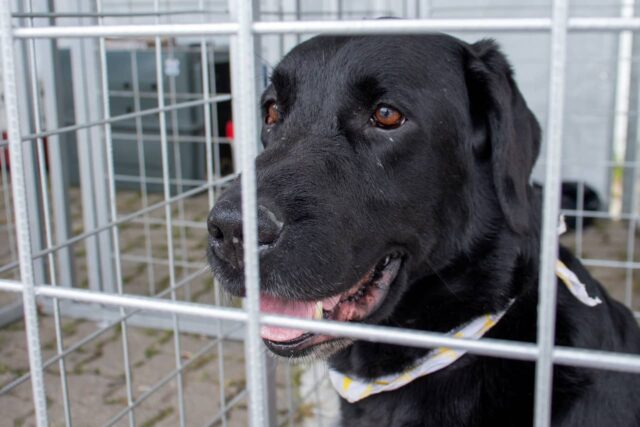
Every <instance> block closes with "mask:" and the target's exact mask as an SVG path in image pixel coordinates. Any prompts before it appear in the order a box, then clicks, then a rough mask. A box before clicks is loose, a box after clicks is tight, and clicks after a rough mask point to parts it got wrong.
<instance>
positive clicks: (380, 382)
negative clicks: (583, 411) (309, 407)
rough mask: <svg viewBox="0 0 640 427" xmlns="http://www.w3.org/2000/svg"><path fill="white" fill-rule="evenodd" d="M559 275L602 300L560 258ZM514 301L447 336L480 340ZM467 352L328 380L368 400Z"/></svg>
mask: <svg viewBox="0 0 640 427" xmlns="http://www.w3.org/2000/svg"><path fill="white" fill-rule="evenodd" d="M564 231H565V228H564V218H561V222H560V226H559V228H558V234H562V233H564ZM556 275H557V276H558V278H559V279H560V280H561V281H562V283H564V284H565V286H566V287H567V289H568V290H569V292H571V294H572V295H573V296H575V297H576V298H577V299H578V301H580V302H581V303H583V304H585V305H587V306H589V307H594V306H596V305H598V304H600V303H601V302H602V301H601V300H600V298H598V297H595V298H592V297H590V296H589V294H588V293H587V289H586V287H585V285H584V283H582V282H581V281H580V279H578V276H576V275H575V273H574V272H573V271H571V270H570V269H569V268H568V267H567V266H566V265H565V264H564V263H563V262H562V261H560V260H558V261H557V262H556ZM513 301H514V300H511V301H510V302H509V305H508V306H507V307H506V308H505V309H504V310H502V311H501V312H499V313H496V314H485V315H484V316H480V317H477V318H475V319H473V320H471V321H470V322H468V323H465V324H464V325H461V326H458V327H456V328H454V329H452V330H451V331H449V332H448V333H447V334H445V335H446V336H448V337H453V338H466V339H474V340H477V339H480V338H481V337H482V336H483V335H484V334H485V333H486V332H487V331H488V330H490V329H491V328H492V327H493V326H494V325H495V324H496V323H498V321H499V320H500V319H501V318H502V316H503V315H504V314H505V313H506V312H507V310H508V309H509V307H511V304H512V303H513ZM465 353H466V351H465V350H455V349H452V348H448V347H439V348H436V349H434V350H432V351H430V352H429V353H427V355H426V356H424V357H422V358H420V359H418V360H417V361H416V363H415V364H414V366H413V367H411V368H409V369H406V370H405V371H403V372H399V373H394V374H389V375H383V376H381V377H378V378H376V379H374V380H359V379H356V378H353V377H349V376H347V375H344V374H342V373H340V372H338V371H335V370H333V369H330V370H329V379H330V380H331V384H333V387H334V388H335V389H336V391H337V392H338V394H340V396H342V397H343V398H345V399H346V400H347V401H349V402H351V403H353V402H357V401H359V400H362V399H365V398H367V397H369V396H371V395H372V394H376V393H382V392H384V391H389V390H395V389H397V388H400V387H402V386H404V385H406V384H408V383H410V382H411V381H413V380H415V379H416V378H420V377H423V376H425V375H428V374H431V373H433V372H436V371H439V370H440V369H443V368H446V367H447V366H449V365H451V364H452V363H453V362H455V361H456V360H458V359H459V358H460V357H462V356H463V355H464V354H465Z"/></svg>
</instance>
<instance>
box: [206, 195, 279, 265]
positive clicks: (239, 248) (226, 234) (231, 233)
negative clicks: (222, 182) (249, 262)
mask: <svg viewBox="0 0 640 427" xmlns="http://www.w3.org/2000/svg"><path fill="white" fill-rule="evenodd" d="M207 227H208V229H209V235H210V236H211V243H212V247H213V250H214V251H215V253H216V254H217V255H218V256H219V257H220V258H222V259H224V260H225V261H227V262H228V263H229V264H231V265H232V266H234V267H235V268H241V267H242V265H243V261H242V258H243V252H244V251H243V238H242V211H241V209H240V206H239V203H238V205H236V204H234V203H225V202H221V203H218V204H217V205H216V206H214V208H213V209H212V210H211V212H210V213H209V218H208V219H207ZM282 228H283V222H282V221H281V220H280V219H278V216H276V214H275V213H274V211H273V210H272V209H270V208H268V207H266V206H265V205H264V204H261V205H259V206H258V244H259V245H260V247H261V248H263V247H270V246H273V245H275V244H276V242H277V241H278V238H279V237H280V233H281V232H282Z"/></svg>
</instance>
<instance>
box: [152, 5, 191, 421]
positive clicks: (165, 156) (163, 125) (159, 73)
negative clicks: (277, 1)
mask: <svg viewBox="0 0 640 427" xmlns="http://www.w3.org/2000/svg"><path fill="white" fill-rule="evenodd" d="M159 7H160V6H159V0H154V1H153V10H154V12H158V10H159ZM155 22H156V24H159V23H160V20H159V16H158V15H156V17H155ZM155 54H156V80H157V81H156V83H157V95H158V108H161V109H164V80H163V79H164V77H163V69H162V42H161V40H160V37H156V38H155ZM159 121H160V147H161V148H160V149H161V150H162V179H163V185H164V198H165V200H169V199H170V198H171V186H170V182H169V180H170V175H169V145H168V142H167V120H166V113H165V112H164V111H161V112H160V113H159ZM164 213H165V220H166V224H167V251H168V258H169V286H171V300H172V301H175V300H176V299H177V298H176V291H175V285H176V268H175V257H174V253H173V214H172V212H171V204H170V203H167V204H166V205H165V209H164ZM172 321H173V343H174V350H175V359H176V369H178V374H177V375H176V384H177V388H178V410H179V419H180V426H181V427H183V426H184V425H185V411H184V391H183V378H182V370H181V369H180V367H181V365H182V361H181V360H180V356H181V353H182V351H181V350H180V329H179V327H180V325H179V322H178V316H177V315H175V314H173V315H172Z"/></svg>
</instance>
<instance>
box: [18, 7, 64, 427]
mask: <svg viewBox="0 0 640 427" xmlns="http://www.w3.org/2000/svg"><path fill="white" fill-rule="evenodd" d="M27 11H28V12H32V11H33V2H32V0H29V1H28V4H27ZM29 24H30V26H31V27H33V26H34V19H33V18H30V19H29ZM28 52H29V61H28V62H29V64H28V66H29V75H30V77H31V97H32V99H31V106H32V108H33V113H32V114H33V123H34V131H35V133H40V132H41V131H42V129H41V125H40V123H41V117H40V102H39V99H40V90H39V87H38V69H37V66H36V41H35V39H31V40H29V42H28ZM36 150H37V158H38V167H39V169H40V171H39V172H40V173H39V176H40V193H41V196H42V199H41V200H42V207H43V209H42V215H43V216H44V227H45V242H46V245H47V248H50V247H52V246H53V231H52V229H51V213H50V212H51V207H50V204H49V183H48V179H47V166H46V157H45V154H44V141H43V140H42V138H37V140H36ZM47 262H48V264H49V276H50V277H49V281H50V283H51V285H52V286H58V278H57V274H56V260H55V257H54V253H53V252H51V253H49V254H48V255H47ZM52 303H53V318H54V325H55V334H56V350H57V352H58V354H62V353H63V352H64V345H63V336H62V326H61V320H60V302H59V300H58V298H53V301H52ZM58 367H59V369H60V386H61V388H62V397H63V402H62V405H63V411H64V419H65V424H66V425H67V426H71V407H70V400H69V391H68V384H67V371H66V366H65V358H64V357H61V358H60V360H59V361H58Z"/></svg>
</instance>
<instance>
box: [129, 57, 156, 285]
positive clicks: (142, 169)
mask: <svg viewBox="0 0 640 427" xmlns="http://www.w3.org/2000/svg"><path fill="white" fill-rule="evenodd" d="M130 57H131V88H132V89H133V110H134V111H135V112H136V113H139V112H140V111H141V106H140V78H139V76H138V52H137V50H136V49H135V48H132V49H131V53H130ZM136 149H137V152H138V176H139V177H140V194H141V195H142V208H143V209H144V208H146V207H148V206H149V195H148V191H147V190H148V189H147V166H146V164H145V161H146V157H145V150H144V137H143V129H142V117H140V116H137V117H136ZM142 221H143V223H144V225H143V227H144V247H145V253H146V255H147V258H148V259H149V260H153V248H152V245H151V227H150V225H149V215H148V214H146V213H145V214H144V215H143V217H142ZM147 279H148V281H149V295H155V294H156V282H155V280H156V279H155V272H154V266H153V264H147Z"/></svg>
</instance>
